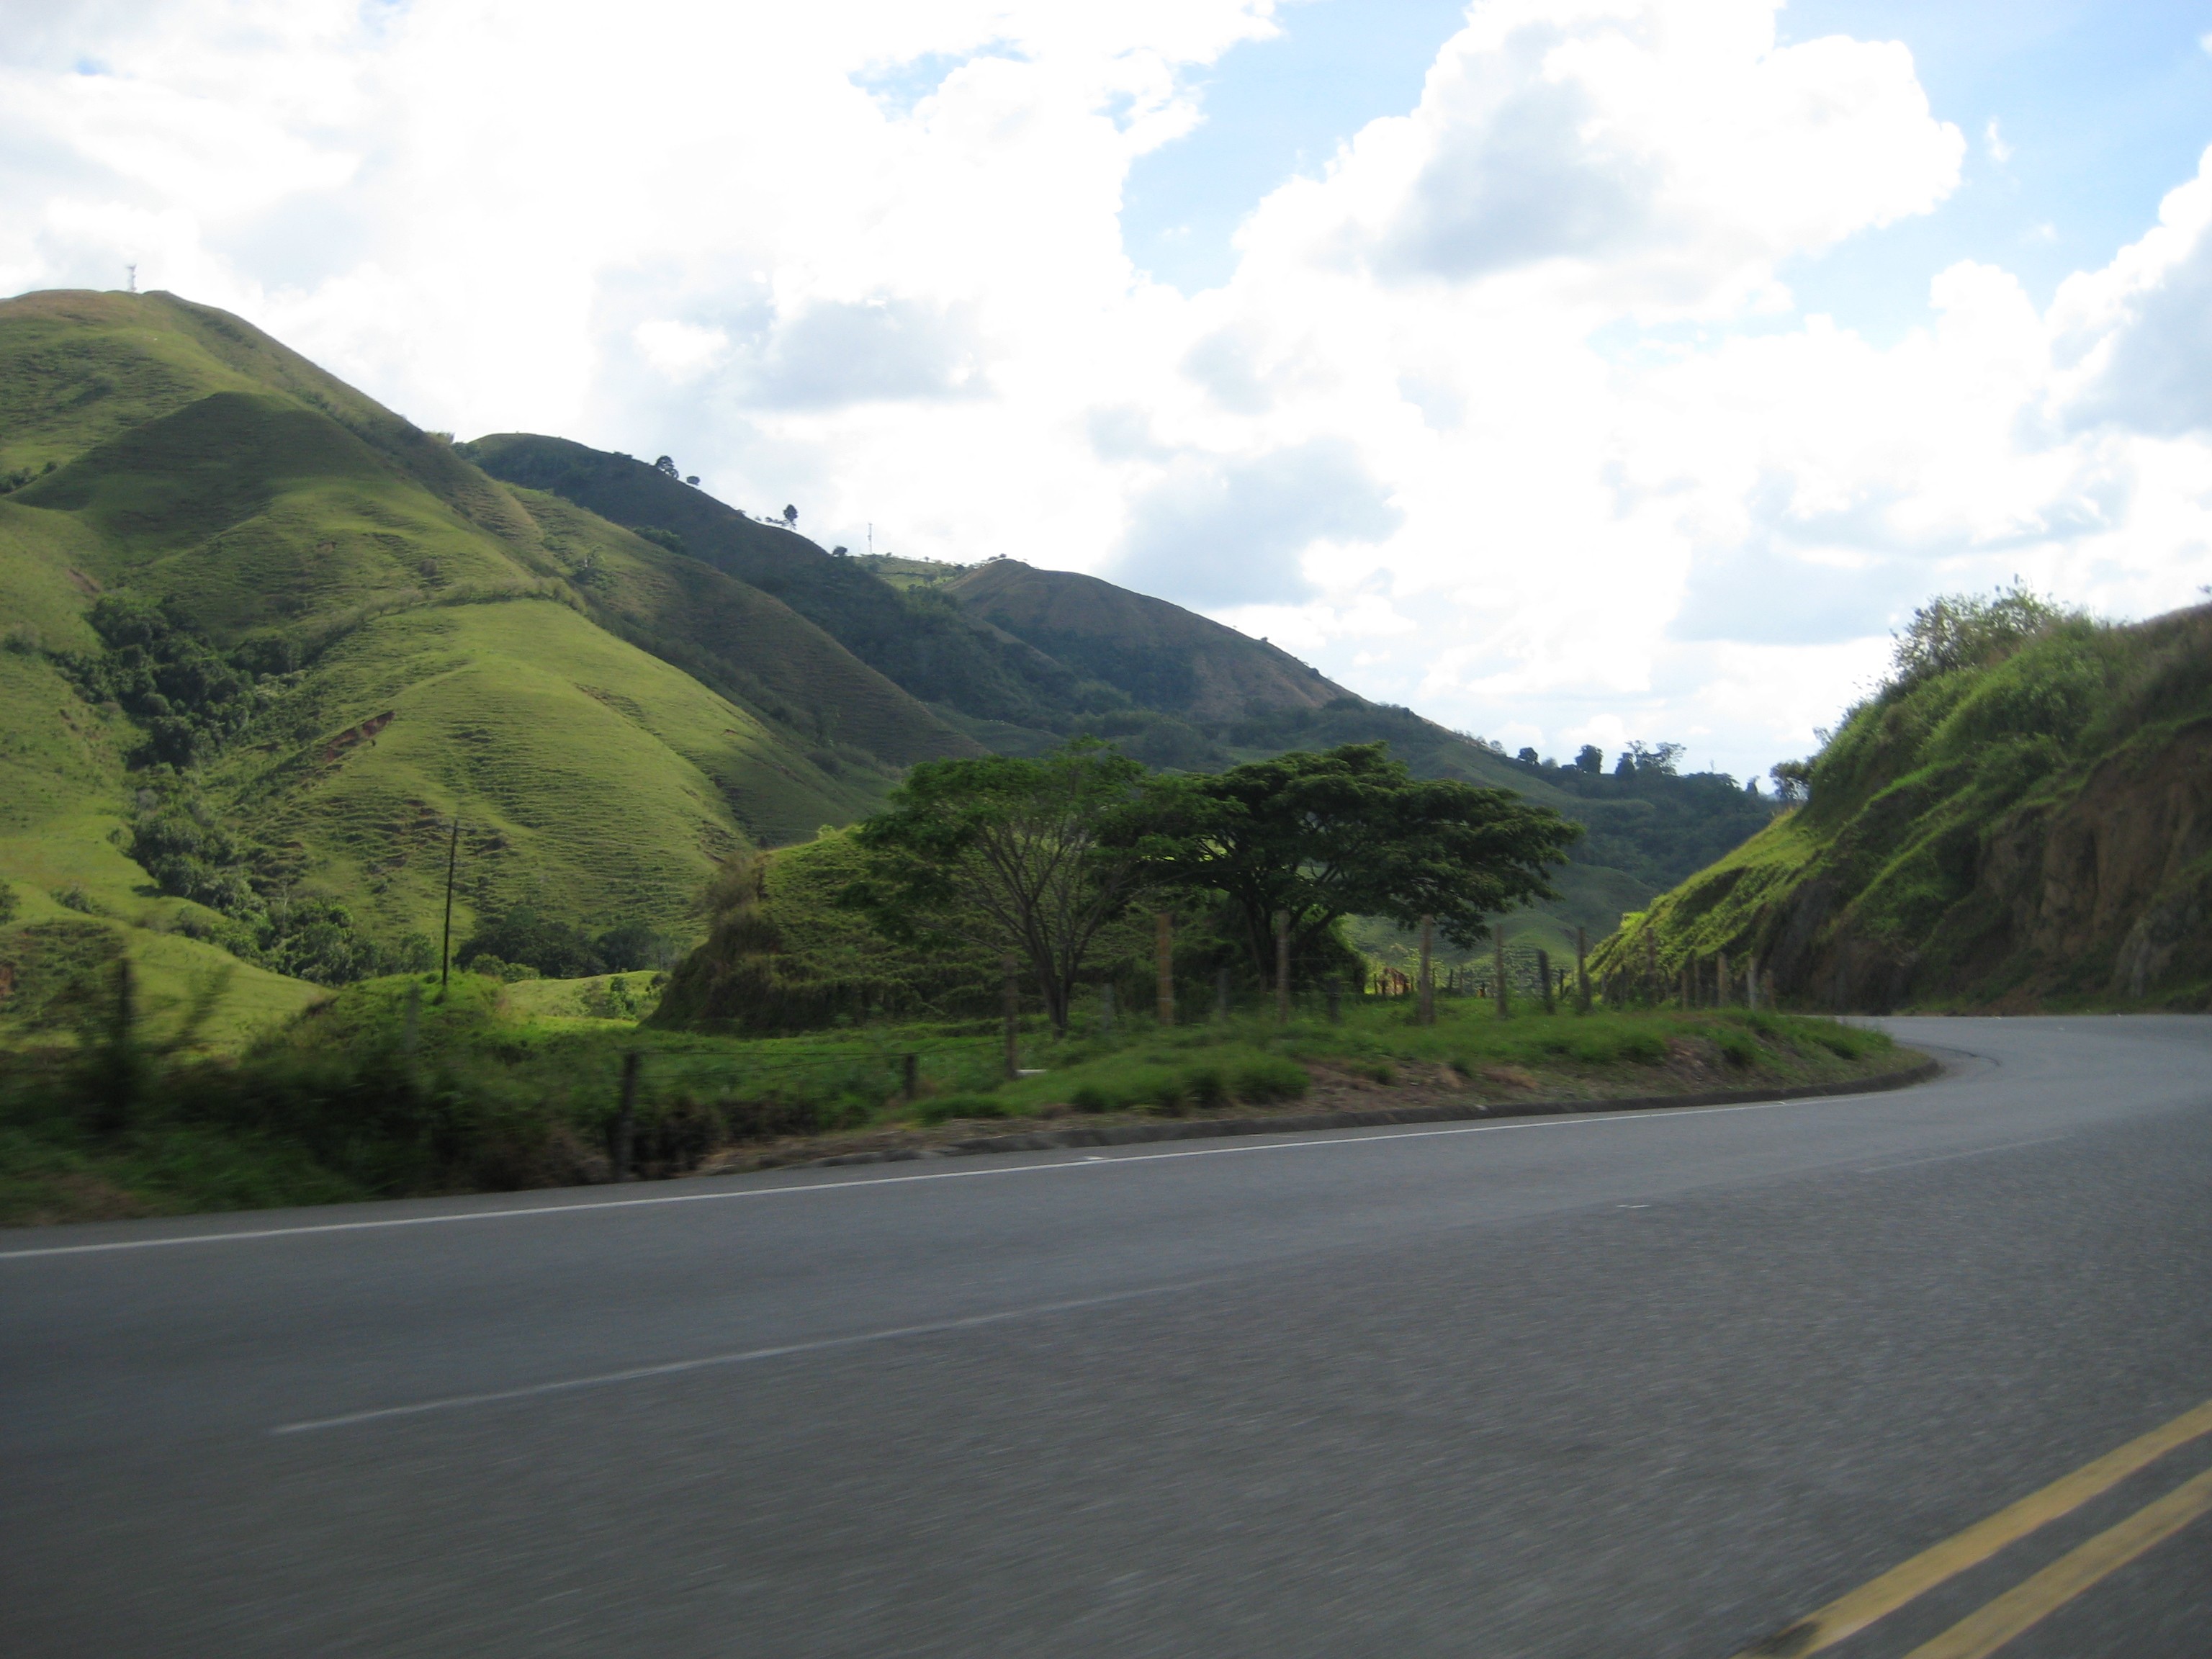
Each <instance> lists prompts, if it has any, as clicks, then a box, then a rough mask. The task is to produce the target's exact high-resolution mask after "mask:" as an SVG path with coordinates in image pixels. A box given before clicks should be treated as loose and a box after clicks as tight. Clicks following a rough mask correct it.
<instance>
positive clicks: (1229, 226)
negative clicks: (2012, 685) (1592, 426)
mask: <svg viewBox="0 0 2212 1659" xmlns="http://www.w3.org/2000/svg"><path fill="white" fill-rule="evenodd" d="M1465 12H1466V6H1465V4H1464V3H1463V0H1302V3H1294V4H1291V5H1287V6H1285V7H1284V8H1283V9H1281V10H1279V12H1278V13H1277V14H1276V16H1277V19H1278V21H1279V27H1280V28H1281V31H1282V33H1280V34H1279V35H1278V36H1277V37H1276V38H1274V39H1273V40H1255V41H1251V42H1248V43H1246V44H1243V45H1240V46H1234V47H1231V49H1230V50H1229V51H1228V52H1225V53H1224V54H1223V56H1222V58H1220V60H1219V62H1218V63H1217V64H1211V65H1208V66H1206V67H1205V68H1203V69H1198V70H1193V71H1191V72H1190V74H1189V75H1188V77H1187V79H1188V82H1189V84H1190V85H1191V86H1193V87H1194V88H1196V89H1197V91H1198V93H1199V96H1200V107H1201V108H1202V110H1203V112H1204V120H1203V122H1202V123H1201V124H1200V125H1199V126H1198V127H1197V128H1196V129H1195V130H1194V131H1192V132H1191V133H1190V134H1189V136H1188V137H1183V138H1181V139H1178V140H1176V141H1175V142H1173V143H1169V144H1166V145H1164V146H1163V147H1161V148H1160V149H1156V150H1153V151H1152V152H1151V153H1150V154H1148V155H1144V156H1141V157H1139V159H1138V160H1137V161H1136V162H1135V163H1134V165H1133V166H1132V167H1131V168H1130V170H1129V177H1128V182H1127V187H1126V191H1125V196H1124V207H1123V210H1122V216H1121V225H1122V234H1123V236H1124V238H1125V240H1126V243H1127V248H1128V251H1129V255H1130V257H1131V258H1133V260H1135V261H1136V262H1137V263H1138V264H1139V265H1140V266H1143V267H1144V268H1145V269H1146V270H1149V271H1150V272H1151V273H1152V275H1153V276H1155V277H1157V278H1158V279H1159V280H1160V281H1162V282H1165V283H1173V284H1174V285H1175V286H1176V287H1177V288H1179V289H1182V290H1183V291H1184V292H1185V293H1193V292H1195V291H1197V290H1198V289H1204V288H1211V287H1215V286H1218V284H1220V283H1225V282H1226V281H1227V280H1228V279H1229V277H1230V276H1231V274H1232V273H1233V272H1234V270H1235V269H1236V263H1237V261H1236V251H1235V249H1234V248H1233V246H1231V236H1232V235H1233V234H1235V232H1236V229H1237V225H1238V224H1239V223H1240V222H1243V219H1244V217H1245V216H1247V215H1248V214H1249V213H1250V212H1251V211H1252V210H1253V209H1254V208H1255V206H1257V205H1258V204H1259V201H1260V199H1261V197H1263V196H1265V195H1266V194H1267V192H1268V191H1272V190H1273V189H1274V188H1275V187H1276V186H1277V185H1280V184H1282V183H1283V182H1284V181H1285V180H1286V179H1289V178H1291V176H1292V175H1293V174H1295V173H1308V174H1318V173H1319V172H1320V171H1321V170H1322V168H1323V167H1326V165H1327V164H1328V161H1329V159H1330V157H1332V156H1333V155H1335V153H1336V151H1337V148H1338V146H1339V145H1340V144H1341V143H1344V141H1345V140H1346V139H1348V138H1350V137H1352V135H1353V134H1354V133H1356V132H1358V131H1359V129H1360V128H1362V127H1364V126H1365V125H1367V123H1368V122H1370V121H1372V120H1374V119H1376V118H1378V117H1383V116H1390V115H1402V114H1404V113H1406V112H1407V111H1408V110H1410V109H1411V108H1412V107H1413V105H1414V104H1415V103H1416V102H1417V101H1418V100H1419V97H1420V94H1421V84H1422V82H1423V79H1424V78H1425V76H1426V75H1427V74H1428V71H1429V66H1430V64H1431V63H1432V62H1434V60H1435V58H1436V55H1437V48H1438V47H1439V46H1442V45H1443V43H1444V41H1445V40H1448V39H1449V38H1450V37H1451V36H1452V35H1453V34H1455V33H1457V32H1458V31H1459V29H1460V27H1461V26H1462V22H1463V21H1464V16H1465ZM1827 34H1849V35H1852V36H1855V37H1857V38H1858V39H1861V40H1901V41H1903V42H1904V43H1905V46H1907V47H1909V48H1910V49H1911V52H1912V59H1913V64H1914V66H1915V68H1916V70H1917V72H1918V76H1919V79H1920V83H1921V85H1922V86H1923V88H1926V90H1927V93H1928V96H1929V103H1930V105H1931V106H1932V108H1933V111H1934V113H1935V114H1936V117H1937V118H1939V119H1942V120H1947V121H1949V122H1952V123H1954V125H1957V126H1958V127H1959V128H1960V130H1961V131H1964V132H1965V133H1966V135H1967V137H1969V138H1970V139H1971V140H1972V150H1971V152H1970V155H1969V158H1968V161H1967V163H1966V179H1965V183H1964V185H1963V187H1962V188H1961V189H1960V190H1959V191H1956V192H1955V193H1954V195H1953V196H1952V197H1951V198H1950V199H1949V200H1948V202H1946V203H1944V204H1942V206H1940V207H1939V208H1937V209H1936V211H1935V212H1933V213H1931V214H1929V215H1927V216H1923V217H1916V218H1912V219H1909V220H1905V221H1904V222H1900V223H1898V224H1895V225H1892V226H1889V227H1887V228H1881V229H1870V230H1865V231H1862V232H1860V233H1859V234H1857V235H1856V236H1854V237H1852V238H1851V239H1850V240H1848V241H1846V242H1844V244H1843V245H1842V246H1838V247H1836V248H1833V249H1832V250H1829V251H1826V252H1823V253H1821V254H1819V255H1817V256H1814V257H1812V258H1805V259H1802V260H1798V261H1794V262H1792V263H1790V264H1789V265H1787V266H1786V267H1785V268H1784V272H1783V276H1784V281H1785V282H1787V283H1789V284H1790V286H1791V287H1792V288H1793V289H1795V290H1796V295H1797V298H1798V301H1799V307H1800V309H1801V310H1802V311H1807V312H1824V313H1828V314H1830V315H1832V316H1834V317H1835V318H1836V319H1838V321H1839V322H1841V323H1843V324H1844V325H1847V326H1850V327H1852V328H1854V329H1857V331H1860V332H1862V333H1864V334H1867V335H1869V336H1870V337H1876V338H1881V339H1883V340H1890V339H1893V338H1895V337H1896V336H1897V335H1898V334H1899V332H1901V331H1903V330H1904V329H1905V328H1907V327H1911V326H1914V325H1919V324H1922V323H1924V322H1925V321H1926V319H1927V314H1928V281H1929V277H1930V276H1932V275H1933V274H1934V273H1935V272H1936V271H1937V270H1942V269H1943V268H1944V267H1945V266H1947V265H1949V264H1954V263H1955V262H1956V261H1958V260H1960V259H1975V260H1980V261H1984V262H1987V263H1990V264H1999V265H2002V266H2004V267H2005V268H2006V269H2008V270H2012V271H2013V272H2014V273H2015V275H2017V276H2020V277H2021V280H2022V282H2023V283H2025V284H2026V286H2027V289H2028V291H2029V293H2030V294H2031V295H2033V296H2034V297H2035V298H2036V299H2037V300H2038V301H2041V302H2047V301H2049V300H2050V298H2051V292H2052V290H2054V289H2056V288H2057V285H2058V283H2060V281H2062V280H2063V278H2064V277H2065V276H2067V275H2068V274H2069V273H2070V272H2072V271H2075V270H2091V269H2094V268H2095V267H2096V266H2099V265H2101V264H2104V263H2105V262H2106V261H2107V260H2109V259H2110V258H2112V255H2113V253H2114V252H2116V251H2118V249H2119V248H2120V247H2121V246H2123V245H2124V244H2125V243H2128V242H2130V241H2133V240H2135V239H2136V237H2137V236H2139V235H2141V234H2142V229H2143V227H2144V226H2145V225H2146V224H2148V223H2149V222H2151V221H2152V219H2154V217H2155V216H2156V214H2157V210H2158V203H2159V198H2160V197H2162V196H2163V195H2165V193H2166V191H2169V190H2171V189H2172V188H2173V187H2174V185H2177V184H2179V183H2180V182H2181V181H2182V180H2184V179H2187V178H2188V177H2189V176H2190V175H2191V173H2194V172H2195V171H2196V167H2197V155H2198V154H2199V152H2201V151H2202V150H2203V149H2204V147H2205V145H2206V144H2207V143H2212V52H2207V51H2206V50H2205V49H2204V47H2203V44H2202V41H2203V38H2204V37H2205V36H2206V35H2207V34H2212V4H2207V3H2201V0H2200V3H2177V0H2127V3H2123V4H2112V3H2106V4H2103V5H2089V4H2083V3H2071V0H1919V3H1903V0H1888V3H1869V0H1792V3H1790V5H1789V6H1788V7H1787V8H1786V9H1784V11H1783V13H1782V15H1781V20H1780V27H1779V30H1778V35H1779V38H1780V40H1782V41H1784V42H1785V43H1786V42H1790V41H1796V40H1813V39H1816V38H1818V37H1820V36H1822V35H1827ZM943 67H944V66H938V69H937V72H938V74H939V76H941V74H942V72H943ZM1993 121H1994V122H1995V123H1996V129H1997V133H1998V137H1999V142H2000V143H2001V144H2002V145H2003V146H2004V147H2006V148H2008V149H2009V150H2010V152H2011V153H2010V155H2009V156H2008V159H2006V160H2004V161H1998V160H1996V157H1995V156H1994V155H1992V154H1991V150H1990V144H1989V142H1988V136H1987V135H1988V131H1989V126H1990V123H1991V122H1993Z"/></svg>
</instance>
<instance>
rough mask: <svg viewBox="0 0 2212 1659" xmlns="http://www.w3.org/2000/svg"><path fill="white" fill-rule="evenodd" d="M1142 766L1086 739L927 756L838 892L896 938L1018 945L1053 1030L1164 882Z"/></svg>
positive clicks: (873, 826)
mask: <svg viewBox="0 0 2212 1659" xmlns="http://www.w3.org/2000/svg"><path fill="white" fill-rule="evenodd" d="M1145 779H1146V770H1145V768H1144V766H1143V765H1142V764H1141V763H1139V762H1136V761H1133V760H1131V759H1130V758H1128V757H1127V756H1126V755H1123V754H1121V752H1120V751H1118V750H1114V749H1111V748H1109V747H1108V746H1107V745H1106V744H1102V743H1099V742H1097V740H1095V739H1085V738H1077V739H1073V740H1071V741H1070V742H1068V743H1066V744H1062V745H1060V747H1059V748H1058V749H1055V750H1053V751H1051V752H1050V753H1048V754H1047V755H1044V756H1042V757H1039V758H1037V759H1034V760H1030V759H1023V758H1019V757H1013V756H1006V755H994V756H989V757H984V758H981V759H977V760H943V761H931V762H927V763H924V764H922V765H920V766H917V767H915V769H914V770H913V771H912V772H910V773H909V774H908V776H907V781H906V782H905V783H903V784H902V785H901V786H900V787H898V788H897V789H896V790H894V791H892V792H891V796H890V804H889V805H888V806H887V807H886V808H885V810H884V811H881V812H879V813H878V814H877V815H876V816H875V817H872V818H869V819H867V820H866V821H865V822H864V823H861V824H860V826H859V827H858V828H857V829H855V830H854V840H855V841H856V842H858V843H859V845H860V848H861V851H862V853H863V854H864V859H865V865H864V872H863V874H862V875H861V876H860V878H859V879H858V880H856V881H854V882H853V883H852V884H850V885H848V887H847V888H846V889H845V890H844V891H843V892H842V894H841V895H840V896H839V900H838V902H839V903H841V904H842V905H844V906H846V907H848V908H854V909H858V910H860V911H863V912H865V913H866V915H867V916H868V918H869V920H870V921H872V922H873V923H874V924H875V925H876V927H878V929H879V930H881V931H882V932H883V933H885V934H886V935H888V936H889V937H890V938H891V939H896V940H899V941H901V942H919V943H927V942H929V941H931V940H932V939H936V940H943V941H957V942H960V943H963V944H969V945H986V946H988V947H990V948H992V949H994V950H1000V951H1011V952H1012V953H1013V954H1014V956H1015V957H1017V958H1018V959H1019V960H1020V961H1021V962H1022V963H1023V964H1024V966H1025V967H1026V968H1027V969H1028V970H1029V972H1030V975H1032V976H1033V977H1034V978H1035V979H1036V983H1037V988H1038V990H1039V991H1040V992H1041V993H1042V995H1043V998H1044V1005H1045V1012H1046V1013H1047V1014H1048V1016H1049V1017H1050V1018H1051V1020H1052V1025H1053V1029H1054V1030H1055V1031H1060V1032H1065V1031H1066V1030H1067V1012H1068V1004H1069V1001H1070V1000H1071V999H1072V997H1073V993H1074V988H1075V986H1076V983H1077V981H1079V979H1080V978H1081V976H1082V975H1083V973H1084V970H1085V967H1086V966H1087V965H1088V963H1089V962H1090V961H1091V957H1092V955H1093V953H1094V952H1095V951H1096V950H1097V947H1098V945H1099V942H1100V935H1101V934H1102V933H1103V932H1104V930H1105V929H1106V928H1107V927H1108V926H1109V924H1110V923H1111V922H1112V921H1114V920H1115V917H1116V916H1118V915H1120V914H1121V912H1122V911H1123V910H1125V909H1126V908H1128V906H1129V905H1130V904H1131V903H1132V902H1133V901H1134V900H1135V899H1136V898H1137V897H1139V896H1140V894H1141V893H1142V892H1143V891H1144V890H1146V887H1147V886H1148V885H1149V884H1151V883H1152V881H1153V880H1155V879H1156V878H1157V872H1158V854H1159V852H1160V851H1161V848H1162V843H1161V842H1159V841H1158V837H1157V836H1155V835H1154V834H1153V833H1152V830H1153V825H1154V822H1155V820H1156V819H1157V817H1158V814H1159V812H1160V811H1161V805H1160V798H1159V797H1158V795H1157V793H1154V792H1151V791H1147V790H1146V787H1145Z"/></svg>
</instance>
